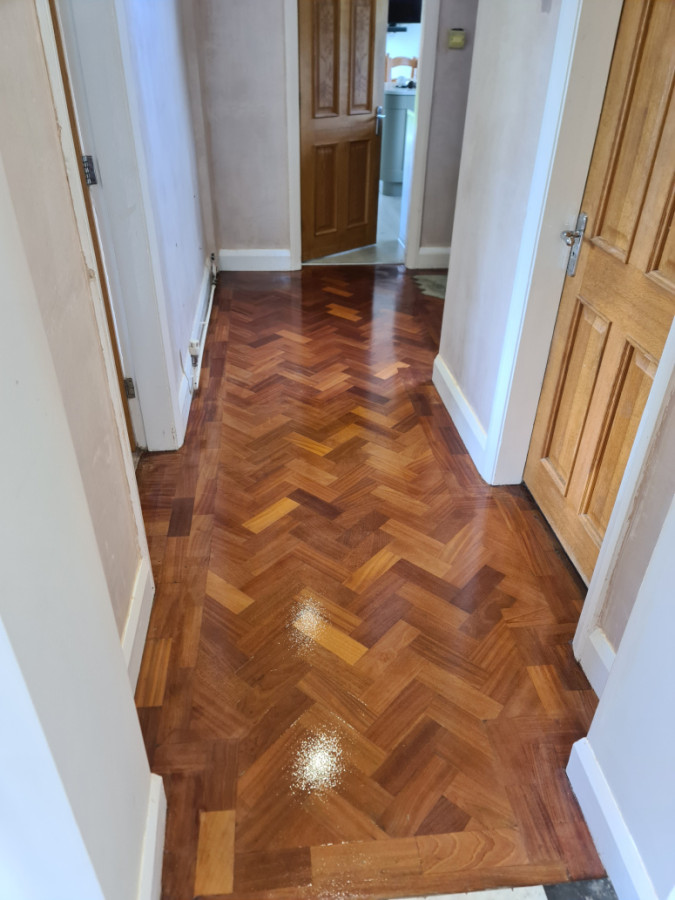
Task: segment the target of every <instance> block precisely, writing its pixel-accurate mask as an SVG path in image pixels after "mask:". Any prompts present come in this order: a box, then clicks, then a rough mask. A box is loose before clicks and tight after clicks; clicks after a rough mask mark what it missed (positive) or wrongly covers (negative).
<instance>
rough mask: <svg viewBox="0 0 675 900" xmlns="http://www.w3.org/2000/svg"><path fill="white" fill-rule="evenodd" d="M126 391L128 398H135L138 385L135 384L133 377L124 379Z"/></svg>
mask: <svg viewBox="0 0 675 900" xmlns="http://www.w3.org/2000/svg"><path fill="white" fill-rule="evenodd" d="M124 393H125V394H126V395H127V400H133V399H135V397H136V387H135V385H134V379H133V378H125V379H124Z"/></svg>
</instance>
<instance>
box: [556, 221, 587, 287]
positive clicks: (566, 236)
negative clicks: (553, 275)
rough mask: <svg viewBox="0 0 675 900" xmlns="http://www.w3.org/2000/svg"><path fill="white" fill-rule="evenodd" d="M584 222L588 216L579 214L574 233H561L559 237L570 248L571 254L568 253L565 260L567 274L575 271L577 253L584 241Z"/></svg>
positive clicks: (577, 258)
mask: <svg viewBox="0 0 675 900" xmlns="http://www.w3.org/2000/svg"><path fill="white" fill-rule="evenodd" d="M586 222H588V216H587V215H586V213H585V212H582V213H579V217H578V219H577V227H576V228H575V230H574V231H563V232H562V234H561V235H560V237H561V238H562V239H563V240H564V241H565V243H566V244H567V246H568V247H571V248H572V252H571V253H570V258H569V259H568V260H567V274H568V275H574V273H575V272H576V270H577V263H578V261H579V253H580V251H581V242H582V241H583V239H584V232H585V231H586Z"/></svg>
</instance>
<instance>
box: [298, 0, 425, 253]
mask: <svg viewBox="0 0 675 900" xmlns="http://www.w3.org/2000/svg"><path fill="white" fill-rule="evenodd" d="M422 5H423V3H422V0H405V2H400V0H399V2H396V0H390V3H389V8H388V16H387V21H386V23H384V22H378V29H382V31H384V30H385V28H384V27H383V26H385V25H386V39H385V35H383V34H381V35H378V36H375V35H372V36H371V37H374V38H375V40H372V42H371V43H370V52H371V53H372V54H373V55H372V57H371V59H372V62H371V61H370V60H366V58H365V55H364V59H363V66H362V68H368V66H370V68H371V78H372V88H371V90H372V98H373V107H374V109H373V113H374V119H373V122H374V129H375V135H376V137H377V140H376V141H374V142H373V143H372V145H371V149H370V151H369V152H370V153H372V154H374V155H376V156H377V165H376V166H374V167H372V168H370V167H369V168H370V178H367V179H364V181H363V182H362V190H363V193H364V194H365V193H367V192H368V191H370V192H371V193H374V194H375V196H374V197H371V199H370V200H369V201H368V202H367V203H365V204H363V209H364V210H365V209H369V210H371V211H372V213H374V215H375V218H376V223H371V225H370V227H369V228H367V229H364V231H363V234H362V239H361V240H359V241H353V240H352V241H350V240H349V238H347V241H346V244H345V241H344V239H343V240H342V241H341V242H339V243H338V244H337V245H336V244H333V242H332V241H330V242H329V243H328V247H327V251H328V252H323V253H321V252H318V253H312V252H311V250H308V244H309V245H311V246H312V247H314V246H316V247H317V249H319V248H322V246H326V244H325V242H323V241H318V242H316V241H314V240H311V239H310V240H309V241H307V240H306V236H307V231H306V225H305V223H304V222H303V253H302V256H303V262H304V264H305V265H326V264H332V265H364V264H365V265H369V264H379V263H385V264H402V263H403V262H404V261H405V255H406V244H407V228H408V210H409V208H410V200H411V193H412V192H413V191H414V189H413V157H414V153H415V143H416V137H417V130H418V121H417V77H418V71H419V62H420V56H421V46H422V28H423V26H422ZM425 5H426V4H425ZM373 8H374V7H373ZM373 24H374V23H373ZM301 30H302V29H301ZM365 43H366V42H365V41H364V42H363V43H362V46H361V47H359V42H358V41H357V40H354V42H353V45H352V46H351V48H350V66H353V68H352V69H351V73H353V72H354V71H356V72H358V70H359V65H360V63H359V61H358V60H356V62H354V60H355V54H356V53H365V52H366V51H365ZM373 51H375V52H374V53H373ZM301 54H302V41H301ZM319 65H320V64H319ZM302 68H303V65H302V59H301V71H302ZM431 71H432V72H433V69H432V70H431ZM350 78H353V74H350ZM429 89H430V90H431V85H429ZM336 99H337V98H336ZM365 111H366V110H365V109H363V112H365ZM352 112H353V110H352ZM303 125H304V122H303ZM359 137H360V138H361V141H360V142H361V143H362V144H363V141H362V136H359ZM301 142H302V143H303V144H305V143H306V142H305V140H304V139H303V138H302V137H301ZM353 146H354V142H353V141H352V142H351V146H350V150H349V151H348V153H350V154H351V152H352V147H353ZM312 150H313V151H314V153H315V154H316V153H317V152H318V153H323V154H325V153H326V149H325V145H324V146H323V147H321V146H320V145H319V144H318V143H314V144H313V147H312ZM336 155H337V154H336ZM306 165H307V156H306V155H305V154H303V168H304V167H305V166H306ZM310 165H311V164H310ZM335 168H337V167H326V166H317V167H316V169H315V171H314V174H313V177H314V179H316V181H315V182H314V184H313V185H312V192H313V193H314V196H315V197H321V199H322V201H323V202H322V203H321V204H319V205H320V206H322V207H323V209H322V210H321V212H324V214H325V213H326V211H327V207H328V206H330V205H331V202H334V204H335V206H334V210H333V213H334V215H335V224H333V223H332V222H330V223H329V222H328V218H330V217H328V218H327V219H326V222H325V224H327V225H329V228H328V229H326V230H327V231H328V230H330V228H331V227H335V229H336V231H337V230H339V229H340V224H339V222H338V219H339V215H340V209H339V204H340V193H341V191H340V189H339V187H338V185H337V184H336V183H335V182H336V181H337V178H336V175H335ZM350 174H351V173H350ZM350 174H348V176H347V183H348V184H349V185H350V186H349V187H348V188H347V189H346V193H348V192H349V190H350V189H351V182H350V181H349V178H350ZM373 175H374V176H375V181H376V184H373V183H372V176H373ZM319 179H328V180H329V181H331V180H332V179H335V180H334V181H332V183H331V184H330V185H323V184H318V183H317V182H318V181H319ZM302 182H303V191H305V190H307V187H306V175H305V172H304V171H303V176H302ZM336 188H337V190H336ZM373 189H374V190H373ZM329 195H331V196H330V199H329V201H328V203H326V198H327V197H328V196H329ZM333 197H334V198H335V200H334V201H333ZM421 199H422V198H421V197H420V198H419V202H421ZM372 200H375V202H374V203H373V202H372ZM347 202H348V204H349V207H350V209H349V213H348V215H350V214H351V208H352V204H353V200H352V198H348V200H347ZM304 205H305V204H304V203H303V206H304ZM313 206H314V209H313V210H312V213H313V215H314V216H316V215H317V212H318V211H319V210H318V207H317V204H316V203H315V204H313ZM304 218H305V217H304V215H303V219H304ZM359 224H360V223H359ZM373 225H375V227H373ZM315 228H316V225H315ZM315 233H317V234H318V229H316V231H315ZM324 233H326V232H324ZM364 237H365V240H363V238H364ZM373 239H374V240H373Z"/></svg>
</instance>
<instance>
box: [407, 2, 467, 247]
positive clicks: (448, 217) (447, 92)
mask: <svg viewBox="0 0 675 900" xmlns="http://www.w3.org/2000/svg"><path fill="white" fill-rule="evenodd" d="M477 12H478V0H441V5H440V16H439V22H438V41H437V45H436V68H435V72H434V89H433V97H432V101H431V127H430V129H429V148H428V151H427V174H426V181H425V187H424V201H423V210H422V232H421V242H420V243H421V246H422V247H438V248H440V247H447V248H449V247H450V243H451V238H452V222H453V219H454V215H455V202H456V197H457V182H458V178H459V163H460V159H461V155H462V138H463V135H464V120H465V117H466V106H467V100H468V94H469V78H470V76H471V62H472V56H473V45H474V35H475V25H476V14H477ZM450 28H464V29H465V31H466V46H465V47H464V49H463V50H449V49H448V30H449V29H450Z"/></svg>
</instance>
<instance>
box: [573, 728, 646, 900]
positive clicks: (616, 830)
mask: <svg viewBox="0 0 675 900" xmlns="http://www.w3.org/2000/svg"><path fill="white" fill-rule="evenodd" d="M567 775H568V777H569V780H570V782H571V784H572V788H573V790H574V793H575V794H576V798H577V800H578V801H579V806H580V807H581V811H582V812H583V814H584V818H585V819H586V824H587V825H588V828H589V830H590V832H591V836H592V837H593V841H594V843H595V846H596V849H597V851H598V854H599V856H600V859H601V860H602V862H603V865H604V866H605V869H606V870H607V874H608V875H609V877H610V879H611V881H612V884H613V885H614V889H615V890H616V893H617V894H618V896H619V900H657V895H656V891H655V890H654V886H653V884H652V882H651V879H650V878H649V875H648V873H647V869H646V868H645V864H644V862H643V860H642V857H641V856H640V853H639V851H638V848H637V847H636V845H635V841H634V840H633V837H632V835H631V833H630V831H629V830H628V826H627V825H626V822H625V820H624V818H623V816H622V815H621V810H620V809H619V807H618V805H617V802H616V799H615V797H614V794H613V793H612V791H611V789H610V786H609V784H608V783H607V780H606V778H605V775H604V772H603V771H602V768H601V767H600V763H599V762H598V759H597V757H596V755H595V753H594V752H593V748H592V747H591V744H590V742H589V741H588V738H583V740H580V741H577V742H576V744H574V745H573V747H572V755H571V756H570V761H569V763H568V764H567Z"/></svg>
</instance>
